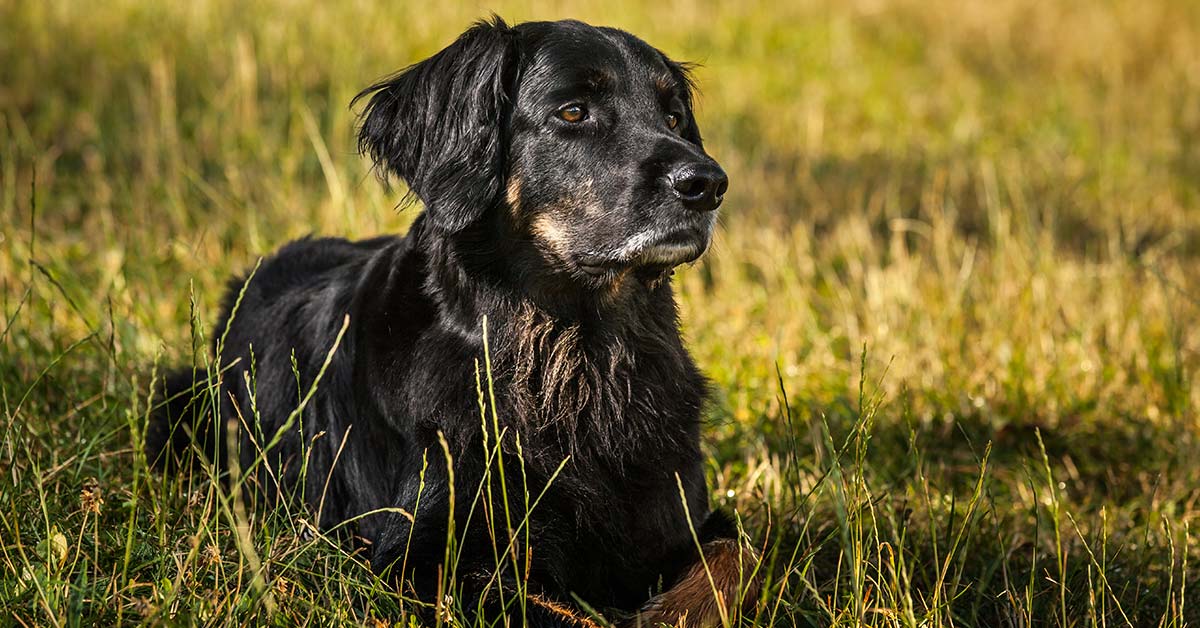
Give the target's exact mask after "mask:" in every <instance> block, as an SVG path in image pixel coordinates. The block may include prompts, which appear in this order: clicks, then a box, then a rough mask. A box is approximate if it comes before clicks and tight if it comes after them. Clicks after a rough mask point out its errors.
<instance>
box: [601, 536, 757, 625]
mask: <svg viewBox="0 0 1200 628" xmlns="http://www.w3.org/2000/svg"><path fill="white" fill-rule="evenodd" d="M700 549H701V551H702V552H703V553H704V560H703V561H700V560H697V561H696V562H695V563H694V564H693V565H692V566H691V567H689V568H688V570H687V572H686V573H685V574H684V575H683V577H682V578H681V579H680V580H679V582H677V583H676V584H675V586H673V587H671V588H670V589H668V590H666V591H664V592H663V593H660V594H659V595H656V596H654V597H653V598H651V599H650V601H648V602H646V603H645V604H644V605H642V608H641V609H639V610H638V612H637V614H636V615H635V616H633V617H631V618H629V619H628V620H626V621H625V622H624V623H623V624H622V628H639V627H644V628H657V627H658V626H661V625H667V626H674V627H675V628H711V627H714V626H720V625H722V624H725V623H727V622H728V623H732V622H733V621H734V620H735V619H736V618H737V616H738V615H739V614H741V613H743V612H745V611H747V610H748V609H750V608H753V606H754V604H755V602H756V601H757V600H758V592H759V579H758V577H757V568H758V563H759V557H758V552H756V551H754V549H753V548H751V547H749V546H746V545H743V544H741V543H740V542H738V541H737V540H736V539H720V540H716V541H711V542H709V543H705V544H704V546H703V547H701V548H700ZM706 564H707V568H705V565H706Z"/></svg>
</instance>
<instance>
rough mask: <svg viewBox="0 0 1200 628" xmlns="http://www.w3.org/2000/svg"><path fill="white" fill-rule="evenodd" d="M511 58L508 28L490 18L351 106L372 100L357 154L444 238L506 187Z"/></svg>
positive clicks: (513, 52)
mask: <svg viewBox="0 0 1200 628" xmlns="http://www.w3.org/2000/svg"><path fill="white" fill-rule="evenodd" d="M516 56H517V51H516V44H515V37H514V33H513V31H512V29H510V28H509V27H508V25H506V24H505V23H504V21H503V20H501V19H500V18H499V17H493V18H492V20H491V21H490V22H482V21H481V22H477V23H476V24H475V25H474V26H472V27H471V28H470V29H469V30H467V31H466V32H465V33H463V34H462V35H461V36H460V37H459V38H458V39H457V40H456V41H455V42H454V43H452V44H450V45H449V46H447V47H446V48H445V49H443V50H442V51H441V52H439V53H437V54H435V55H433V56H432V57H430V58H428V59H426V60H424V61H422V62H420V63H418V64H416V65H413V66H410V67H408V68H406V69H404V70H402V71H401V72H400V73H399V74H396V75H395V76H392V77H389V78H387V79H384V80H383V81H380V82H379V83H376V84H375V85H372V86H371V87H368V88H367V89H365V90H363V91H362V92H361V93H359V94H358V95H357V96H355V97H354V100H353V101H352V102H351V106H354V103H356V102H358V100H360V99H362V98H367V97H369V98H370V101H369V102H368V103H367V107H366V109H365V110H364V111H363V113H362V117H361V120H362V122H361V125H360V127H359V131H358V148H359V152H361V153H363V154H365V155H368V156H370V158H371V160H372V161H373V162H374V165H375V168H376V170H377V172H378V173H379V175H380V178H382V179H383V180H384V181H385V182H386V180H387V176H388V174H389V173H390V174H393V175H395V176H397V177H399V178H401V179H403V180H404V181H405V182H406V183H407V184H408V188H409V193H410V194H414V195H416V196H417V198H420V199H421V201H422V202H423V203H424V204H425V210H426V213H428V214H429V217H430V219H432V221H433V223H434V224H435V225H436V226H438V227H439V228H441V229H443V230H445V231H447V232H455V231H459V230H461V229H462V228H464V227H466V226H467V225H469V224H471V223H472V222H474V221H475V220H477V219H478V218H479V217H480V216H482V215H483V213H484V212H485V211H486V210H487V208H488V207H490V206H492V205H493V204H494V203H495V202H496V200H497V199H498V197H499V195H500V191H501V190H502V189H503V187H504V176H505V175H504V173H505V163H504V161H505V152H506V151H505V148H504V144H505V142H506V141H507V138H506V137H504V134H503V131H502V129H503V127H504V119H505V117H506V108H507V107H508V106H509V100H510V99H509V97H508V93H509V91H510V89H509V87H510V83H512V82H513V81H514V80H515V79H514V77H515V74H516Z"/></svg>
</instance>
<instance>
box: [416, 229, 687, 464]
mask: <svg viewBox="0 0 1200 628" xmlns="http://www.w3.org/2000/svg"><path fill="white" fill-rule="evenodd" d="M429 229H431V227H430V226H428V225H420V224H419V222H418V224H416V225H414V230H420V233H419V234H418V237H421V238H425V240H424V242H422V249H423V250H424V251H427V252H428V255H429V257H428V259H427V264H428V276H427V279H426V286H425V289H426V292H427V293H428V294H429V295H430V296H431V297H432V298H433V299H434V300H435V301H436V302H437V304H438V307H439V308H440V309H441V313H442V317H440V318H441V320H443V321H444V322H448V323H447V324H449V325H450V326H452V328H453V331H454V332H455V333H457V334H459V335H462V336H463V337H464V338H465V339H466V341H467V342H470V343H472V344H478V345H480V348H481V349H482V345H483V342H484V329H483V327H484V320H485V317H486V326H487V336H486V340H487V348H488V351H489V353H490V356H491V361H492V369H493V375H494V378H495V383H496V387H497V388H496V389H497V394H498V395H502V396H503V397H504V399H503V400H502V401H500V403H501V404H502V405H501V409H506V412H504V413H503V414H504V415H505V421H506V422H507V423H509V424H510V425H512V426H513V427H514V428H515V429H516V432H517V433H518V434H520V436H521V439H522V446H523V447H524V448H525V451H526V452H527V454H530V455H533V456H536V457H539V458H542V459H544V460H547V461H549V463H550V464H552V465H557V464H558V463H559V462H561V460H562V457H564V456H567V455H570V456H571V457H573V458H575V459H576V460H581V459H586V458H600V457H603V458H613V460H610V462H611V463H615V464H618V465H624V464H627V461H625V460H616V459H615V458H614V456H616V457H620V458H624V457H626V456H631V455H635V450H634V449H633V445H632V443H638V444H639V446H640V445H641V444H645V443H654V444H656V445H658V446H661V445H664V444H669V445H671V446H673V447H676V448H683V447H687V446H688V444H687V442H686V441H687V439H688V438H689V436H688V434H689V432H688V431H687V430H685V429H681V428H683V427H686V425H690V422H691V421H694V420H696V419H697V418H698V415H699V406H700V405H701V403H702V400H703V396H704V385H703V381H702V379H701V378H700V376H699V374H698V373H696V372H694V367H691V366H690V364H691V363H690V358H689V357H688V356H687V353H686V351H685V350H684V349H683V343H682V339H681V337H680V334H679V328H678V317H677V312H676V308H675V302H674V298H673V296H672V294H671V289H670V286H669V284H667V283H665V282H664V283H662V284H660V285H656V286H645V285H636V286H630V287H629V289H628V290H629V292H628V293H627V294H624V295H622V298H621V299H620V300H619V301H617V302H615V303H614V302H613V300H612V299H611V298H610V297H608V296H606V295H600V296H597V295H587V294H570V293H565V294H564V293H551V294H546V293H537V292H532V293H531V292H530V291H527V290H525V288H526V287H527V285H524V284H521V283H520V276H519V274H517V275H515V276H514V274H506V273H511V272H512V271H511V269H505V268H503V267H496V266H494V262H495V258H496V257H497V256H495V255H494V253H493V251H492V249H490V248H489V247H492V246H496V245H495V244H494V243H491V242H488V241H487V240H486V238H484V237H482V236H480V235H479V234H470V235H468V236H466V237H465V238H456V237H448V236H446V235H445V234H441V233H436V232H432V233H431V232H430V231H429ZM499 257H503V256H502V255H501V256H499ZM482 260H490V261H491V262H492V264H493V265H482V266H481V265H478V264H477V263H476V262H480V261H482ZM548 299H549V300H553V299H558V300H559V301H557V302H550V303H547V300H548ZM661 360H668V361H671V362H673V363H679V362H681V361H683V362H687V364H688V367H690V369H691V371H690V372H691V374H692V375H693V377H691V378H684V379H685V380H688V381H679V382H647V381H645V380H646V379H647V377H646V375H647V373H652V372H657V371H659V370H660V369H658V368H656V367H654V366H653V365H654V363H655V361H661ZM664 371H665V370H664ZM651 383H653V384H654V386H655V387H656V390H659V389H661V390H668V392H667V393H666V394H664V395H663V396H662V397H658V398H652V397H656V396H647V395H640V396H638V393H639V391H640V390H641V389H642V388H645V387H646V386H647V385H649V384H651ZM656 404H657V405H656ZM658 405H661V406H663V407H661V408H660V407H658ZM504 406H507V408H505V407H504ZM635 406H636V411H634V408H635ZM668 406H669V407H668ZM676 406H678V407H676ZM680 414H683V415H687V418H686V419H685V420H682V421H681V424H679V425H676V424H667V423H669V422H671V421H680V419H681V417H680V416H679V415H680ZM621 443H625V445H621ZM539 451H540V452H542V453H541V454H539V453H538V452H539ZM638 453H645V452H640V451H638Z"/></svg>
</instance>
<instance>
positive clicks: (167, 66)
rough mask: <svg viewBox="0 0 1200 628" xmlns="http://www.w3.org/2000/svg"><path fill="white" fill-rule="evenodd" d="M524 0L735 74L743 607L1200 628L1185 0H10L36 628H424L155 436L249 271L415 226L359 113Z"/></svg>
mask: <svg viewBox="0 0 1200 628" xmlns="http://www.w3.org/2000/svg"><path fill="white" fill-rule="evenodd" d="M490 10H495V11H496V12H498V13H500V14H501V15H503V16H504V17H505V18H507V19H510V20H518V21H519V20H525V19H535V18H557V17H566V16H575V17H579V18H581V19H585V20H588V21H592V22H596V23H606V24H612V25H616V26H621V27H625V28H627V29H629V30H631V31H633V32H635V33H637V34H639V35H641V36H643V37H644V38H646V39H647V40H649V41H651V42H653V43H654V44H655V45H657V46H659V47H661V48H663V49H664V50H666V51H668V52H669V53H670V54H672V55H673V56H675V57H678V58H685V59H692V60H696V61H700V62H702V63H703V64H704V67H703V68H702V69H701V70H700V72H699V78H700V83H701V88H702V89H703V92H704V94H703V98H702V103H701V108H700V111H699V118H700V122H701V125H702V128H703V129H704V131H705V134H706V141H707V145H708V147H709V149H710V152H712V153H713V154H714V155H716V156H717V157H718V158H719V159H720V160H721V161H722V163H723V164H724V165H725V166H726V167H727V170H728V171H729V173H730V177H731V181H732V188H731V191H730V193H729V195H728V198H727V199H726V204H725V207H724V209H723V212H724V217H723V225H722V229H721V232H720V234H719V236H718V241H717V244H716V247H715V250H714V251H712V252H711V254H710V255H709V256H708V257H707V258H706V260H705V261H704V262H702V263H700V264H698V265H696V266H694V267H691V268H688V269H685V270H683V271H681V272H680V273H678V274H677V276H676V284H677V286H678V289H679V293H680V300H681V303H682V309H683V320H684V326H685V333H686V335H687V337H688V339H689V345H690V346H691V348H692V351H693V353H694V355H695V357H696V358H697V360H698V362H699V363H700V365H701V366H702V368H703V369H704V371H705V372H706V373H707V374H708V375H709V376H710V377H711V378H712V380H713V383H714V391H715V395H714V399H713V401H712V403H711V404H710V411H709V418H710V420H709V427H708V429H707V430H706V434H707V436H706V449H707V451H708V453H710V454H711V456H710V460H711V464H710V466H709V470H708V471H709V477H710V484H711V487H712V491H713V493H712V502H713V504H714V505H716V506H719V507H722V508H727V509H731V510H736V511H737V513H738V515H739V517H740V518H741V520H742V521H743V522H744V523H745V525H746V527H747V529H748V530H749V531H751V532H752V533H753V536H754V538H755V539H756V541H757V542H758V543H759V544H761V546H763V547H765V548H766V550H767V552H766V560H767V563H766V571H767V573H768V574H769V582H768V586H767V587H766V591H765V594H764V598H763V599H762V600H761V603H760V604H759V606H758V611H757V613H756V615H755V616H753V617H750V618H747V619H746V620H745V621H746V623H755V624H774V625H800V626H851V625H870V626H906V627H907V626H1013V627H1017V626H1034V625H1038V626H1079V627H1084V626H1088V627H1091V626H1097V627H1099V626H1139V627H1140V626H1162V627H1164V628H1166V627H1181V626H1184V625H1192V626H1195V625H1200V594H1198V593H1197V591H1200V582H1197V574H1198V573H1200V571H1198V570H1197V567H1196V565H1197V563H1198V562H1200V556H1198V552H1197V536H1198V533H1197V530H1196V523H1197V520H1198V518H1200V489H1198V488H1197V487H1200V456H1197V455H1196V452H1197V451H1200V442H1198V440H1200V439H1198V438H1197V434H1198V430H1200V417H1198V413H1197V409H1198V408H1200V378H1197V369H1198V368H1200V281H1198V278H1200V5H1196V4H1194V3H1186V2H1170V1H1167V0H1160V1H1134V0H1108V1H1103V2H1100V1H1091V2H1073V3H1047V2H1038V1H1036V0H1000V1H997V2H990V3H953V2H914V1H911V0H850V1H848V2H834V1H831V0H811V1H804V2H795V3H786V4H780V3H762V4H755V3H739V4H737V5H735V4H734V3H710V2H705V1H703V0H674V1H668V2H661V3H652V4H650V5H645V6H644V5H643V4H642V3H636V2H631V1H629V0H613V2H609V3H603V4H598V3H590V4H582V3H580V4H573V5H559V4H551V3H542V2H523V3H522V2H511V3H510V2H500V3H497V4H494V5H487V6H461V5H453V4H452V3H435V6H428V5H426V4H424V3H419V4H418V3H370V2H356V3H322V2H314V1H312V0H292V1H288V2H284V1H271V2H265V3H254V4H247V3H238V2H233V1H224V0H203V1H199V2H192V3H154V2H132V1H130V0H114V1H112V2H107V3H83V2H74V1H58V0H55V1H31V0H8V1H7V2H0V307H2V309H0V315H2V316H0V408H2V409H3V414H2V417H3V418H2V420H0V430H2V431H3V435H2V437H0V438H2V440H0V477H2V478H3V479H0V624H8V623H12V624H16V625H28V626H33V625H96V624H99V625H107V624H113V623H117V624H121V623H139V622H145V623H151V624H201V623H210V624H260V623H268V624H281V625H292V624H297V623H301V622H312V623H314V624H317V625H327V624H351V625H362V624H371V623H372V622H379V623H382V624H387V623H389V622H390V623H392V624H400V623H405V622H409V621H414V620H413V619H412V616H407V615H404V612H405V611H407V610H410V609H411V607H412V606H411V603H409V602H406V601H404V600H403V599H402V598H401V596H400V595H399V592H397V591H394V590H391V589H390V588H389V587H388V586H387V585H386V583H383V582H380V581H379V580H377V579H375V578H374V577H373V576H372V575H371V573H370V572H369V570H367V569H366V567H365V566H364V565H363V563H362V561H361V559H360V558H359V557H357V556H354V555H351V554H349V553H348V552H347V550H346V548H345V547H344V546H342V545H340V544H338V543H337V542H336V541H335V540H333V539H331V538H328V537H326V536H324V535H321V534H318V533H316V532H315V531H314V530H313V529H312V526H311V524H310V523H309V522H310V521H311V517H310V516H308V515H306V514H305V513H302V512H285V513H271V514H267V513H260V512H254V511H247V510H246V509H243V508H240V503H241V502H240V501H239V500H236V499H233V500H231V499H230V497H229V495H227V494H226V493H225V492H224V491H223V490H221V489H220V488H219V486H217V485H214V484H213V483H211V482H208V481H206V480H205V478H204V477H190V478H183V479H180V478H163V477H161V476H158V475H155V474H151V473H148V472H147V470H146V468H145V465H144V460H142V459H141V457H140V456H139V455H138V454H137V451H138V446H139V442H138V434H139V432H140V430H141V429H142V426H143V425H144V421H145V416H146V411H147V407H148V404H149V403H150V402H151V400H150V399H149V395H148V391H149V389H150V382H151V380H152V379H153V378H154V377H156V375H157V374H159V373H161V371H162V370H163V368H165V366H166V365H169V364H173V363H179V362H183V361H186V360H188V359H190V356H192V355H193V353H194V351H195V349H194V347H196V346H198V345H197V344H196V339H195V338H194V337H193V332H194V331H197V332H203V330H204V326H203V325H204V324H211V322H212V320H213V319H214V317H215V314H216V301H217V298H218V296H219V292H220V289H221V286H222V284H223V282H224V281H225V278H226V277H227V276H229V275H230V274H232V273H234V272H240V271H244V270H245V269H247V268H250V267H252V266H253V265H254V263H255V261H256V259H257V258H258V256H259V255H261V254H263V253H265V252H268V251H270V250H271V249H273V248H275V247H277V246H278V245H280V244H282V243H283V242H285V241H287V240H288V239H290V238H294V237H297V236H300V235H303V234H305V233H309V232H316V233H322V234H339V235H344V236H349V237H365V236H369V235H373V234H378V233H385V232H402V231H403V230H404V229H405V226H406V225H407V223H408V222H409V221H410V220H411V218H412V216H413V214H414V213H415V210H414V209H405V210H402V211H396V210H395V208H394V204H395V200H396V197H395V195H394V194H388V193H386V192H385V191H384V190H382V189H381V188H380V186H378V185H377V184H376V183H375V182H374V180H373V179H372V178H371V177H370V176H369V174H368V172H367V169H366V164H364V163H363V161H362V160H361V159H359V158H358V157H357V156H356V155H355V154H354V151H353V136H352V126H353V121H354V114H353V112H352V111H350V110H349V109H348V108H347V104H348V102H349V100H350V98H351V96H352V95H353V94H354V93H355V91H356V90H357V89H359V88H360V87H362V86H364V85H366V84H368V83H369V82H370V81H372V80H373V79H375V78H377V77H379V76H381V75H383V74H386V73H388V72H390V71H392V70H394V69H396V68H398V67H400V66H402V65H405V64H407V63H410V62H412V61H414V60H416V59H419V58H423V57H424V56H427V55H429V54H431V53H432V52H434V51H436V50H437V49H438V48H440V47H441V46H443V45H444V44H445V43H446V42H448V41H449V40H450V38H452V37H453V36H454V35H455V34H456V33H457V32H459V31H460V30H462V28H464V27H465V25H466V24H468V23H469V22H470V21H471V20H473V19H475V18H477V17H480V16H483V15H485V14H486V13H487V11H490ZM193 322H195V323H199V325H193V324H192V323H193ZM199 346H201V347H202V346H203V345H202V344H201V345H199ZM199 351H200V352H201V353H202V352H203V349H200V350H199ZM460 497H462V496H460ZM463 498H465V497H463ZM451 549H452V548H451ZM444 620H445V621H446V622H449V623H450V624H457V623H462V622H463V621H465V620H464V619H463V618H462V617H461V616H460V615H456V614H455V612H453V609H452V610H451V612H448V613H447V616H446V617H444Z"/></svg>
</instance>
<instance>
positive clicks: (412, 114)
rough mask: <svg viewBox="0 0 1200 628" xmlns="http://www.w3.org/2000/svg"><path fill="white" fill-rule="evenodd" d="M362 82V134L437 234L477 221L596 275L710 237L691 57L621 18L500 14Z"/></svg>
mask: <svg viewBox="0 0 1200 628" xmlns="http://www.w3.org/2000/svg"><path fill="white" fill-rule="evenodd" d="M363 97H369V98H370V101H369V103H368V104H367V106H366V109H365V111H364V112H363V120H362V126H361V128H360V131H359V146H360V149H361V150H362V151H363V152H364V153H367V154H369V155H370V156H371V158H372V159H373V160H374V161H375V164H376V166H377V167H378V168H380V169H381V171H382V172H383V173H389V172H390V173H391V174H394V175H395V176H397V177H399V178H401V179H403V180H404V181H405V182H407V184H408V186H409V189H410V190H411V192H412V193H413V194H415V195H416V196H417V197H419V198H420V199H421V200H422V201H423V202H424V204H425V207H426V211H427V213H428V218H429V220H430V222H432V223H433V224H434V225H435V227H436V228H437V229H439V230H440V231H442V232H443V233H446V234H455V233H459V232H462V231H464V230H466V229H468V228H471V227H472V226H480V225H482V226H484V227H485V228H486V229H487V230H488V231H489V232H491V233H494V234H495V236H496V237H497V238H503V239H506V240H507V242H506V243H505V245H506V246H507V247H508V248H509V249H510V250H511V249H512V248H514V247H515V248H520V247H521V246H526V247H528V248H529V249H530V253H531V254H534V255H536V256H537V257H538V258H539V259H540V260H541V261H542V262H544V263H545V267H547V268H549V269H551V270H552V271H553V272H555V273H557V274H560V275H562V276H564V277H567V278H569V279H570V280H571V281H573V282H576V283H578V284H580V285H583V286H588V287H592V288H595V287H600V286H605V285H610V284H612V283H613V282H616V281H618V280H620V279H621V278H623V277H625V276H627V275H629V274H630V273H631V272H633V273H635V274H637V275H638V276H640V277H643V278H649V277H657V276H661V275H662V274H663V273H665V272H666V271H667V270H669V269H670V268H673V267H674V266H677V265H679V264H682V263H686V262H690V261H693V260H695V259H697V258H698V257H700V255H701V254H703V253H704V251H705V250H706V249H707V248H708V244H709V241H710V239H711V237H712V231H713V227H714V224H715V222H716V209H717V207H718V206H719V205H720V204H721V200H722V197H723V195H724V194H725V190H726V187H727V185H728V182H727V179H726V176H725V172H724V171H723V170H722V169H721V167H720V166H719V165H718V164H717V162H716V161H714V160H713V159H712V158H711V157H709V156H708V155H707V154H706V153H705V152H704V147H703V145H702V143H701V140H700V130H699V129H698V128H697V126H696V120H695V117H694V116H693V113H692V84H691V81H690V79H689V77H688V73H687V69H686V67H685V66H684V65H682V64H679V63H676V62H674V61H671V60H670V59H669V58H667V57H666V55H664V54H663V53H662V52H660V51H658V50H656V49H655V48H652V47H651V46H649V45H647V44H646V43H645V42H643V41H642V40H640V39H638V38H636V37H634V36H633V35H630V34H629V33H626V32H623V31H620V30H616V29H611V28H596V27H593V26H589V25H587V24H583V23H580V22H574V21H563V22H530V23H525V24H520V25H517V26H515V27H509V26H507V25H505V24H504V22H503V21H501V20H500V19H499V18H495V19H493V20H492V21H491V22H481V23H478V24H476V25H475V26H473V27H472V28H471V29H470V30H468V31H467V32H466V33H464V34H463V35H462V36H461V37H459V38H458V40H457V41H455V42H454V43H453V44H451V45H450V46H449V47H447V48H445V49H444V50H442V51H441V52H439V53H437V54H436V55H434V56H433V57H430V58H429V59H427V60H425V61H422V62H421V63H418V64H416V65H414V66H412V67H410V68H408V69H406V70H404V71H402V72H401V73H400V74H398V75H396V76H394V77H392V78H389V79H387V80H384V81H382V82H380V83H378V84H376V85H374V86H372V87H370V88H368V89H367V90H365V91H364V92H363V93H362V94H360V95H359V98H363Z"/></svg>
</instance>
